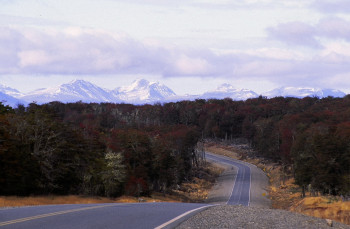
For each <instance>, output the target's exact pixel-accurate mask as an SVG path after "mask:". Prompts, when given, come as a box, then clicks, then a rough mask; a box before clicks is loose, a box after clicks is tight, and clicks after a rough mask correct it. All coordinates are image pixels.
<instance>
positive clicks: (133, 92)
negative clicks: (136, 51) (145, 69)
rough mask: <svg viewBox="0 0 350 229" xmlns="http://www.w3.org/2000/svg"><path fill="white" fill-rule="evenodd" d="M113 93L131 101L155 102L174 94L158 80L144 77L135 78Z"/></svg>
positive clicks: (121, 98) (119, 97)
mask: <svg viewBox="0 0 350 229" xmlns="http://www.w3.org/2000/svg"><path fill="white" fill-rule="evenodd" d="M114 95H115V96H116V97H117V98H118V99H120V100H123V101H126V102H131V103H143V102H156V101H161V100H164V99H166V98H168V97H172V96H175V95H176V94H175V93H174V92H173V91H172V90H171V89H170V88H168V87H167V86H165V85H163V84H160V83H159V82H149V81H148V80H145V79H138V80H135V81H134V82H133V83H132V84H131V85H129V86H124V87H120V88H117V89H115V90H114Z"/></svg>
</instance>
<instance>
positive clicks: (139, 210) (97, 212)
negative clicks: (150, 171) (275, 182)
mask: <svg viewBox="0 0 350 229" xmlns="http://www.w3.org/2000/svg"><path fill="white" fill-rule="evenodd" d="M206 157H207V159H210V160H213V161H216V162H217V163H221V164H225V165H226V166H231V167H232V166H234V167H235V168H236V170H235V171H238V173H237V175H236V172H235V173H234V174H233V175H230V176H227V178H228V179H230V180H231V183H228V184H229V185H228V186H227V187H226V188H224V190H225V191H226V192H228V195H226V196H225V195H223V197H220V198H224V199H226V200H225V202H223V203H224V204H229V205H245V206H248V205H249V203H250V181H251V178H250V177H251V174H250V168H249V167H248V166H246V165H244V164H243V163H239V162H237V161H234V160H231V159H229V158H225V157H221V156H217V155H214V154H209V153H207V154H206ZM233 184H234V186H233ZM210 206H213V205H212V204H210V203H207V204H188V203H139V204H79V205H77V204H76V205H74V204H72V205H51V206H50V205H49V206H36V207H21V208H8V209H0V229H2V228H4V229H5V228H6V229H7V228H12V229H14V228H28V229H34V228H35V229H44V228H50V229H51V228H52V229H55V228H65V229H70V228H74V229H76V228H106V229H107V228H135V229H137V228H174V227H175V226H177V225H178V224H180V223H181V222H182V221H184V220H186V219H188V218H189V217H191V216H193V215H194V214H196V213H198V212H199V211H201V210H204V209H205V208H208V207H210Z"/></svg>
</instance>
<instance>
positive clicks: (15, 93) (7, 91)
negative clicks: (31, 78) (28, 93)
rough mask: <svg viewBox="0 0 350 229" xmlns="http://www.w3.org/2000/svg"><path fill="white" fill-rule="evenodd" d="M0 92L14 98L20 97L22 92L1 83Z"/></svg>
mask: <svg viewBox="0 0 350 229" xmlns="http://www.w3.org/2000/svg"><path fill="white" fill-rule="evenodd" d="M0 92H2V93H4V94H7V95H10V96H12V97H15V98H17V97H20V96H21V95H22V93H21V92H19V91H18V90H16V89H14V88H11V87H8V86H6V85H3V84H0Z"/></svg>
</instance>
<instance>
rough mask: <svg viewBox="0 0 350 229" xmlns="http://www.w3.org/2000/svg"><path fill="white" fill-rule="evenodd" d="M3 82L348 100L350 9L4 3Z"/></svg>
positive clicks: (222, 0)
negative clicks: (297, 92)
mask: <svg viewBox="0 0 350 229" xmlns="http://www.w3.org/2000/svg"><path fill="white" fill-rule="evenodd" d="M0 6H1V7H0V83H2V84H6V85H8V86H11V87H14V88H17V89H19V90H20V91H23V92H28V91H31V90H33V89H37V88H43V87H50V86H55V85H57V84H61V83H66V82H69V81H71V80H73V79H85V80H88V81H90V82H93V83H95V84H97V85H99V86H102V87H105V88H109V89H113V88H115V87H117V86H121V85H127V84H130V83H131V82H132V81H133V80H135V79H137V78H145V79H148V80H150V81H160V82H162V83H164V84H166V85H168V86H169V87H170V88H172V89H173V90H174V91H175V92H176V93H177V94H185V93H190V94H194V93H201V92H204V91H207V90H213V89H215V88H216V87H217V86H218V85H220V84H222V83H230V84H232V85H234V86H235V87H237V88H249V89H252V90H254V91H256V92H258V93H261V92H264V91H267V90H271V89H273V88H276V87H280V86H311V87H321V88H336V89H340V90H343V91H345V92H347V93H350V1H349V0H298V1H296V0H283V1H280V0H177V1H174V0H59V1H57V0H0Z"/></svg>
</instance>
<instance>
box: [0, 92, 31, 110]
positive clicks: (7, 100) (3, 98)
mask: <svg viewBox="0 0 350 229" xmlns="http://www.w3.org/2000/svg"><path fill="white" fill-rule="evenodd" d="M0 102H1V103H3V104H4V105H9V106H10V107H17V105H19V104H23V105H28V104H27V103H26V102H25V101H23V100H20V99H16V98H15V97H13V96H10V95H7V94H5V93H3V92H0Z"/></svg>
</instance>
